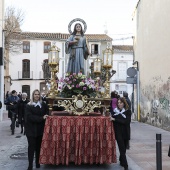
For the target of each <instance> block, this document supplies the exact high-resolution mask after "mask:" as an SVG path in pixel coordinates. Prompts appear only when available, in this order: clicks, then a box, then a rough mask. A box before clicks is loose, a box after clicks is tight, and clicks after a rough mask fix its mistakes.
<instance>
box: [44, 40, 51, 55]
mask: <svg viewBox="0 0 170 170" xmlns="http://www.w3.org/2000/svg"><path fill="white" fill-rule="evenodd" d="M50 49H51V42H44V53H48V52H49V50H50Z"/></svg>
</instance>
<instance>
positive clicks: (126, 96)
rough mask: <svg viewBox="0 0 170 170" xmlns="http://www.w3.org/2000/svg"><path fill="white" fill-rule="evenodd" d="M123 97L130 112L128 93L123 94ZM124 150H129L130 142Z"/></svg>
mask: <svg viewBox="0 0 170 170" xmlns="http://www.w3.org/2000/svg"><path fill="white" fill-rule="evenodd" d="M123 97H124V98H125V99H126V102H127V104H128V109H129V110H131V101H130V99H129V97H128V93H127V92H126V91H124V92H123ZM126 149H130V140H129V141H128V143H127V148H126Z"/></svg>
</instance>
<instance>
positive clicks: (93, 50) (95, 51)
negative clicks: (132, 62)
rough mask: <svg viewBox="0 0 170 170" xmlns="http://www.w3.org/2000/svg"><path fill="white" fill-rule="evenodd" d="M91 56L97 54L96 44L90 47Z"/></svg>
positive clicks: (97, 47) (97, 46)
mask: <svg viewBox="0 0 170 170" xmlns="http://www.w3.org/2000/svg"><path fill="white" fill-rule="evenodd" d="M91 54H99V45H98V44H92V45H91Z"/></svg>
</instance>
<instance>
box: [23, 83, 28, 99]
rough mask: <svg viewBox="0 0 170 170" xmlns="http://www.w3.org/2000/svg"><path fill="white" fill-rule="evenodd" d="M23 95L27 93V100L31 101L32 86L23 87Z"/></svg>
mask: <svg viewBox="0 0 170 170" xmlns="http://www.w3.org/2000/svg"><path fill="white" fill-rule="evenodd" d="M22 93H27V99H30V86H29V85H23V86H22Z"/></svg>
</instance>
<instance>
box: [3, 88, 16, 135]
mask: <svg viewBox="0 0 170 170" xmlns="http://www.w3.org/2000/svg"><path fill="white" fill-rule="evenodd" d="M18 100H19V97H18V96H17V92H16V91H15V90H12V92H11V95H10V96H9V97H8V98H7V99H6V100H5V105H7V108H8V118H10V119H11V125H10V127H11V130H12V115H14V120H16V118H17V116H18V105H17V103H18ZM14 128H15V125H14ZM12 135H14V132H13V131H12Z"/></svg>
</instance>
